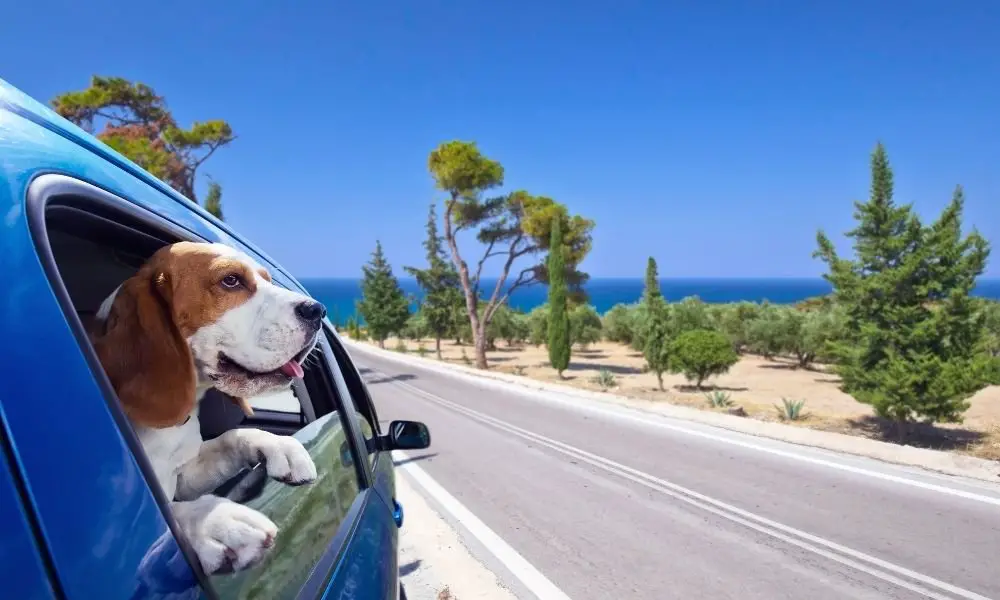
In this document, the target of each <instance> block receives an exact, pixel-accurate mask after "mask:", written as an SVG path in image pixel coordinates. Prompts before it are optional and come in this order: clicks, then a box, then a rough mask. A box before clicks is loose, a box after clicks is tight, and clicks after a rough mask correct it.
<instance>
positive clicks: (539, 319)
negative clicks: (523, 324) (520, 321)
mask: <svg viewBox="0 0 1000 600" xmlns="http://www.w3.org/2000/svg"><path fill="white" fill-rule="evenodd" d="M528 331H529V334H528V339H529V340H530V341H531V343H532V345H534V346H535V347H536V348H537V347H538V346H541V345H542V344H545V343H547V342H548V339H549V305H548V303H547V302H546V303H545V304H540V305H538V306H536V307H535V308H533V309H531V312H529V313H528Z"/></svg>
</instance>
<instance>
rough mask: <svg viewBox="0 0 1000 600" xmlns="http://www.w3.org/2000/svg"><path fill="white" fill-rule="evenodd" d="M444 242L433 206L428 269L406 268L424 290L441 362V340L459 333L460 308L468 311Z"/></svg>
mask: <svg viewBox="0 0 1000 600" xmlns="http://www.w3.org/2000/svg"><path fill="white" fill-rule="evenodd" d="M443 239H444V238H442V237H441V236H440V235H438V228H437V213H436V212H435V210H434V205H433V204H431V207H430V212H429V214H428V215H427V239H426V240H425V241H424V249H425V250H426V251H427V268H426V269H417V268H415V267H403V268H404V269H405V270H406V272H407V273H409V274H410V275H412V276H413V277H414V278H415V279H416V280H417V284H418V285H419V286H420V287H421V289H423V290H424V298H423V300H422V301H421V303H420V314H421V316H422V317H423V318H424V321H425V322H426V324H427V330H428V331H429V332H430V333H431V335H433V336H434V348H435V351H436V352H437V357H438V360H441V339H442V338H444V337H447V336H448V335H450V334H452V333H454V332H455V329H456V327H455V310H456V307H457V308H459V309H464V308H465V303H464V298H463V296H462V290H461V288H460V287H459V286H460V283H459V279H458V271H457V270H456V269H455V265H454V263H452V262H451V260H449V259H448V257H447V255H445V252H444V247H443V245H442V241H443ZM463 316H464V314H463Z"/></svg>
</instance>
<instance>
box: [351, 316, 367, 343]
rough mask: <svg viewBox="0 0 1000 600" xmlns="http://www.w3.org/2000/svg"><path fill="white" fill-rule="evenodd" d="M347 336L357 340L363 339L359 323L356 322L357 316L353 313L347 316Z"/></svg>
mask: <svg viewBox="0 0 1000 600" xmlns="http://www.w3.org/2000/svg"><path fill="white" fill-rule="evenodd" d="M347 336H348V337H349V338H351V339H352V340H357V341H361V340H363V339H365V335H364V333H363V332H362V331H361V324H360V323H358V317H357V316H355V315H351V316H350V317H347Z"/></svg>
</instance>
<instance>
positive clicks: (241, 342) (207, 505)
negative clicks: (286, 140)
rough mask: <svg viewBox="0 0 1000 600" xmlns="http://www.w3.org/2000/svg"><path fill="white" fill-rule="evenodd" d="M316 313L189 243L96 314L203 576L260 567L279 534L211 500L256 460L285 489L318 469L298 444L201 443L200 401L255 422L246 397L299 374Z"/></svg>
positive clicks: (104, 351) (107, 356)
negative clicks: (209, 397)
mask: <svg viewBox="0 0 1000 600" xmlns="http://www.w3.org/2000/svg"><path fill="white" fill-rule="evenodd" d="M325 315H326V309H325V308H323V305H322V304H320V303H318V302H315V301H314V300H312V299H310V298H308V297H306V296H303V295H301V294H297V293H295V292H291V291H288V290H285V289H283V288H281V287H279V286H277V285H275V284H273V283H272V282H271V277H270V275H269V274H268V272H267V271H266V270H265V269H263V268H262V267H260V265H258V264H257V263H255V262H254V261H253V260H252V259H251V258H250V257H249V256H247V255H245V254H243V253H242V252H239V251H237V250H235V249H233V248H230V247H228V246H224V245H222V244H209V243H192V242H180V243H177V244H172V245H169V246H166V247H164V248H162V249H160V250H159V251H157V252H156V253H155V254H154V255H153V256H152V257H151V258H150V259H149V260H148V261H147V262H146V263H145V264H144V265H143V266H142V267H141V268H140V269H139V271H138V272H137V273H136V274H135V275H134V276H133V277H131V278H129V279H128V280H126V281H125V282H124V283H123V284H122V285H121V286H119V287H118V289H116V290H115V291H114V292H113V293H112V294H111V295H110V296H109V297H108V298H107V299H106V300H105V301H104V302H103V303H102V304H101V307H100V309H99V310H98V311H97V314H96V318H95V324H94V331H93V332H92V342H93V345H94V348H95V350H96V351H97V356H98V358H99V359H100V362H101V364H102V366H103V367H104V369H105V371H106V372H107V375H108V378H109V379H110V380H111V384H112V386H113V387H114V389H115V392H116V393H117V394H118V399H119V400H120V402H121V404H122V407H123V409H124V411H125V414H126V415H127V416H128V418H129V420H130V421H131V423H132V426H133V429H134V430H135V432H136V435H137V436H138V438H139V440H140V441H141V442H142V446H143V449H144V450H145V453H146V455H147V457H148V458H149V461H150V463H151V464H152V467H153V470H154V472H155V474H156V478H157V480H158V481H159V484H160V486H161V487H162V488H163V491H164V493H165V494H166V496H167V498H168V500H170V501H171V503H170V508H171V511H172V513H173V515H174V518H175V519H176V521H177V524H178V525H179V527H180V529H181V531H182V532H183V534H184V535H185V536H186V537H187V539H188V540H189V542H190V543H191V545H192V547H193V548H194V550H195V552H196V553H197V555H198V559H199V561H200V562H201V566H202V568H203V569H204V570H205V572H206V573H208V574H214V573H221V572H229V571H238V570H241V569H245V568H247V567H250V566H253V565H255V564H258V563H259V562H260V560H261V559H262V558H263V557H264V556H265V555H266V554H267V552H268V550H269V549H270V548H271V547H272V546H273V544H274V538H275V536H276V535H277V532H278V528H277V526H276V525H275V524H274V523H273V522H272V521H271V520H270V519H268V518H267V517H266V516H264V515H263V514H262V513H260V512H258V511H256V510H253V509H251V508H249V507H246V506H243V505H241V504H238V503H236V502H233V501H231V500H229V499H227V498H222V497H219V496H215V495H212V494H211V493H210V492H211V491H212V490H214V489H215V488H217V487H218V486H219V485H221V484H222V483H223V482H225V481H226V480H227V479H229V478H230V477H232V476H233V475H235V474H237V473H238V472H239V471H240V470H241V469H243V468H244V467H253V466H254V465H256V464H258V463H259V462H261V461H263V462H264V463H265V466H266V470H267V474H268V476H269V477H271V478H273V479H276V480H278V481H282V482H284V483H288V484H290V485H301V484H304V483H309V482H312V481H314V480H315V479H316V465H315V464H314V463H313V461H312V458H311V457H310V456H309V453H308V452H307V451H306V449H305V448H304V447H303V446H302V444H301V443H300V442H299V441H297V440H295V439H294V438H292V437H287V436H279V435H274V434H272V433H268V432H265V431H261V430H258V429H248V428H239V429H233V430H230V431H227V432H226V433H224V434H222V435H220V436H219V437H217V438H215V439H212V440H209V441H203V440H202V438H201V431H200V425H199V422H198V405H199V402H200V401H201V398H202V397H203V395H204V394H205V392H206V391H207V390H208V389H210V388H212V387H214V388H216V389H218V390H219V391H222V392H224V393H226V394H228V395H229V396H230V397H232V398H235V399H236V400H235V401H236V402H237V403H239V404H240V406H241V408H243V411H244V412H245V413H246V414H248V415H250V414H252V409H250V406H249V404H247V402H246V398H250V397H253V396H255V395H257V394H260V393H261V392H265V391H270V390H274V389H276V388H280V387H285V386H288V385H290V383H291V382H292V380H293V378H301V377H302V376H303V371H302V361H303V360H304V359H305V357H306V356H307V355H308V354H309V353H310V352H311V351H312V349H313V348H314V346H315V345H316V342H317V339H318V336H319V335H320V330H321V327H322V320H323V317H324V316H325Z"/></svg>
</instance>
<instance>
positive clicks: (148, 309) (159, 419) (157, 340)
mask: <svg viewBox="0 0 1000 600" xmlns="http://www.w3.org/2000/svg"><path fill="white" fill-rule="evenodd" d="M159 264H162V261H151V262H150V263H147V264H146V265H145V266H143V267H142V268H141V269H140V270H139V272H138V273H137V274H136V275H135V276H133V277H131V278H130V279H128V280H127V281H126V282H125V283H124V284H122V286H121V288H120V289H119V290H118V293H117V294H116V296H115V298H114V301H113V303H112V305H111V308H110V310H109V311H108V314H107V315H106V317H105V318H104V319H103V320H98V322H97V323H96V324H95V331H94V332H93V334H92V341H93V344H94V348H95V350H96V351H97V357H98V358H99V359H100V361H101V364H102V366H103V367H104V370H105V372H106V373H107V374H108V378H109V379H110V380H111V385H112V386H113V387H114V388H115V392H116V393H117V394H118V399H119V400H120V401H121V403H122V405H123V408H124V409H125V413H126V414H127V415H128V417H129V419H131V420H132V421H133V422H134V423H137V424H140V425H144V426H147V427H170V426H173V425H178V424H180V423H183V422H184V421H185V420H186V419H187V418H188V416H189V415H190V413H191V411H192V409H193V408H194V402H195V397H194V396H195V385H196V375H195V366H194V359H193V357H192V354H191V349H190V348H189V347H188V344H187V341H186V340H185V339H184V338H183V336H182V335H181V332H180V330H179V329H178V328H177V325H176V323H175V322H174V318H173V311H172V310H171V307H172V300H173V293H172V285H171V283H172V282H171V281H170V277H171V274H170V273H169V272H168V271H167V270H165V269H163V268H162V267H160V266H158V265H159Z"/></svg>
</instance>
